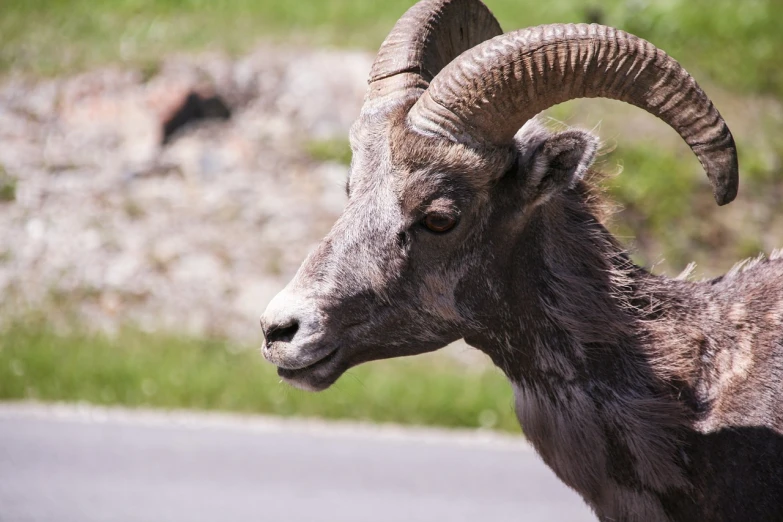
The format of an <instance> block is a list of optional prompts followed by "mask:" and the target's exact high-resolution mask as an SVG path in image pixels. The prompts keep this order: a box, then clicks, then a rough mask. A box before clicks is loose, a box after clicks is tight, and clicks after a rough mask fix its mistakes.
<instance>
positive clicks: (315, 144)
mask: <svg viewBox="0 0 783 522" xmlns="http://www.w3.org/2000/svg"><path fill="white" fill-rule="evenodd" d="M305 150H306V151H307V154H308V155H309V156H310V157H311V158H312V159H313V160H315V161H330V162H335V163H340V164H342V165H350V164H351V156H352V153H351V145H350V143H349V142H348V140H347V139H339V138H336V139H329V140H311V141H308V142H306V143H305Z"/></svg>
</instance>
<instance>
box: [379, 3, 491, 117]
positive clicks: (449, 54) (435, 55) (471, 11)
mask: <svg viewBox="0 0 783 522" xmlns="http://www.w3.org/2000/svg"><path fill="white" fill-rule="evenodd" d="M501 33H502V31H501V29H500V25H499V24H498V22H497V20H496V19H495V16H494V15H493V14H492V12H490V10H489V9H487V7H486V6H485V5H484V4H483V3H482V2H480V1H479V0H423V1H421V2H419V3H417V4H415V5H414V6H413V7H411V8H410V9H408V11H407V12H406V13H405V14H404V15H403V16H402V18H400V19H399V21H398V22H397V24H396V25H395V26H394V29H392V31H391V33H389V36H387V37H386V40H384V42H383V44H382V45H381V48H380V50H379V51H378V56H377V57H376V58H375V62H374V63H373V65H372V70H371V71H370V78H369V84H370V86H369V89H368V91H367V96H366V98H365V104H366V103H368V102H375V101H386V100H389V99H399V98H403V97H406V96H407V95H411V94H412V95H415V97H416V98H418V97H419V96H420V95H421V93H422V92H424V90H425V89H426V88H427V86H428V85H429V83H430V81H431V80H432V79H433V78H434V77H435V76H436V75H437V74H438V73H439V72H440V71H441V69H443V67H445V66H446V64H448V63H449V62H451V61H452V60H453V59H454V58H456V57H457V56H459V55H460V54H461V53H463V52H464V51H466V50H468V49H470V48H471V47H474V46H475V45H478V44H479V43H481V42H483V41H485V40H487V39H489V38H492V37H493V36H497V35H499V34H501Z"/></svg>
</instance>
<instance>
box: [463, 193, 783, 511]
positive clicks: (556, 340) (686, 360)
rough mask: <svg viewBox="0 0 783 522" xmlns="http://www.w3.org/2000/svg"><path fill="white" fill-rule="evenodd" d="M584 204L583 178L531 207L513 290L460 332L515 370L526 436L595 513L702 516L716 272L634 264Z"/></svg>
mask: <svg viewBox="0 0 783 522" xmlns="http://www.w3.org/2000/svg"><path fill="white" fill-rule="evenodd" d="M590 201H591V195H590V189H589V186H588V185H587V184H586V183H580V184H578V185H577V187H575V188H574V189H571V190H568V191H566V192H565V193H564V194H562V195H561V196H560V197H558V198H557V199H556V200H553V201H551V202H549V203H548V204H547V205H544V206H542V207H540V208H539V209H537V210H536V211H535V212H534V214H533V215H532V216H531V217H530V220H529V222H528V223H527V224H526V226H525V227H524V229H523V230H522V231H521V234H520V236H519V237H518V238H517V240H516V246H515V247H514V248H513V249H512V250H511V251H510V252H509V255H510V256H511V259H509V260H508V261H509V263H510V265H511V266H513V269H511V270H508V271H506V272H505V273H506V275H505V276H504V278H503V279H501V280H504V281H505V282H506V284H505V285H504V286H503V288H505V289H506V291H505V292H504V293H502V294H498V295H497V301H498V302H495V303H490V302H487V303H484V304H483V306H485V307H487V308H485V309H489V310H493V315H495V316H496V317H495V318H494V319H493V320H492V321H491V323H487V324H485V325H484V328H482V329H481V331H479V332H477V333H475V334H474V335H471V336H466V340H467V341H468V342H469V343H471V344H473V345H474V346H477V347H479V348H480V349H482V350H483V351H485V352H486V353H488V354H489V355H490V357H491V358H492V359H493V361H494V362H495V363H496V364H497V365H498V366H499V367H500V368H501V369H503V371H504V372H505V373H506V374H507V376H508V377H509V379H510V380H511V382H512V385H513V387H514V391H515V398H516V410H517V415H518V417H519V420H520V424H521V425H522V427H523V430H524V432H525V435H526V436H527V437H528V439H529V440H530V442H531V443H532V444H533V445H534V446H535V447H536V449H537V450H538V452H539V453H540V455H541V456H542V458H543V460H544V461H545V462H546V463H547V464H548V465H549V466H550V467H551V468H552V469H553V470H554V471H555V473H556V474H557V475H558V476H559V477H560V479H561V480H563V481H564V482H565V483H566V484H568V485H570V486H571V487H573V488H574V489H575V490H577V491H578V492H579V493H580V494H581V495H582V496H583V497H584V498H585V500H586V501H587V502H588V503H589V504H590V505H591V506H592V507H593V508H594V509H595V510H596V512H597V514H598V515H599V518H601V520H623V521H637V520H638V521H646V522H650V521H668V520H696V519H704V518H699V517H703V516H704V515H705V514H708V513H710V512H709V511H704V510H699V509H697V507H696V505H697V503H699V504H700V503H701V502H704V501H712V502H714V500H711V499H704V498H700V496H701V491H700V489H701V486H702V484H701V482H700V479H699V478H698V477H695V475H694V474H693V473H692V472H691V469H692V467H693V466H692V464H693V462H692V460H693V457H694V456H695V457H697V458H708V457H704V455H702V454H701V453H699V451H700V448H699V440H698V436H699V435H698V433H697V428H698V426H699V423H704V422H709V420H705V419H709V418H710V416H711V414H712V412H711V411H710V408H711V406H712V402H711V400H710V397H709V394H710V391H709V390H710V389H713V386H712V385H711V383H710V382H709V381H710V380H711V379H713V380H718V379H719V377H715V378H712V377H710V376H709V375H705V372H704V371H702V370H703V369H702V368H700V367H699V361H700V360H701V361H702V362H704V360H705V351H709V349H710V348H709V347H710V346H713V345H714V346H720V345H723V346H728V345H730V343H731V339H726V338H722V336H724V334H722V332H720V331H715V332H704V331H702V329H700V328H699V325H700V320H701V318H703V317H704V316H705V315H708V314H710V313H716V312H715V310H714V309H715V308H716V307H718V306H719V305H718V304H716V303H714V302H712V301H714V299H713V294H712V293H711V289H712V287H713V286H714V285H715V284H716V283H717V281H716V282H713V283H704V284H698V283H692V282H687V281H680V280H671V279H666V278H663V277H658V276H654V275H652V274H650V273H649V272H647V271H645V270H643V269H641V268H639V267H637V266H635V265H634V264H633V263H632V262H631V261H630V259H629V257H628V255H627V253H626V252H625V250H624V249H623V248H622V247H621V246H620V245H619V244H618V243H617V242H616V240H615V239H614V238H613V237H612V236H611V234H610V233H609V232H608V231H607V230H606V229H605V228H604V227H603V225H601V224H600V223H599V221H598V219H597V218H596V217H595V216H596V209H595V208H594V207H592V205H591V203H590ZM776 265H777V266H778V270H780V268H781V267H780V265H781V263H780V262H778V263H776ZM509 274H510V275H509ZM498 277H501V276H500V274H498ZM778 285H779V281H778ZM701 286H704V288H703V289H699V287H701ZM496 311H500V312H499V313H497V314H495V313H494V312H496ZM782 312H783V311H782ZM749 342H750V341H749ZM777 444H778V445H779V444H780V439H777ZM779 447H781V448H783V446H779ZM703 464H704V463H702V462H700V463H699V465H700V466H702V465H703ZM695 469H702V468H700V467H696V468H695ZM713 489H714V488H713ZM716 516H717V515H716ZM692 517H696V518H692ZM718 519H721V520H722V519H723V518H714V520H718ZM711 520H712V519H711ZM727 520H728V519H727Z"/></svg>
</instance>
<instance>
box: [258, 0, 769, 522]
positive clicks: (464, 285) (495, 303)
mask: <svg viewBox="0 0 783 522" xmlns="http://www.w3.org/2000/svg"><path fill="white" fill-rule="evenodd" d="M580 97H605V98H611V99H615V100H622V101H625V102H628V103H631V104H633V105H636V106H637V107H640V108H642V109H645V110H647V111H648V112H650V113H652V114H654V115H655V116H657V117H659V118H661V119H662V120H663V121H665V122H666V123H668V124H669V125H670V126H671V127H672V128H674V129H675V130H676V131H677V132H678V133H679V134H680V135H681V136H682V138H683V139H684V140H685V141H686V142H687V143H688V145H690V147H691V149H692V150H693V152H694V153H695V154H696V155H697V156H698V158H699V160H700V161H701V164H702V165H703V167H704V169H705V170H706V173H707V176H708V177H709V179H710V181H711V183H712V187H713V190H714V196H715V199H716V200H717V202H718V204H719V205H723V204H726V203H729V202H730V201H732V200H733V199H734V197H735V195H736V193H737V185H738V166H737V156H736V149H735V146H734V141H733V138H732V135H731V133H730V132H729V129H728V128H727V126H726V124H725V123H724V121H723V119H722V118H721V116H720V114H719V113H718V111H717V110H716V109H715V108H714V107H713V104H712V102H711V101H710V99H709V98H708V97H707V95H706V94H705V93H704V92H703V91H702V89H701V88H700V87H699V86H698V85H697V84H696V82H695V81H694V80H693V78H692V77H691V76H690V75H689V74H688V73H687V72H686V71H685V70H684V69H683V68H682V67H681V66H680V65H679V64H678V63H677V62H676V61H675V60H674V59H672V58H670V57H669V56H667V55H666V54H665V53H664V52H663V51H661V50H659V49H657V48H656V47H654V46H653V45H652V44H650V43H648V42H646V41H644V40H642V39H640V38H638V37H636V36H633V35H630V34H627V33H625V32H623V31H620V30H616V29H612V28H610V27H604V26H601V25H582V24H577V25H559V24H558V25H546V26H540V27H534V28H529V29H523V30H519V31H515V32H511V33H508V34H501V30H500V27H499V25H498V23H497V21H496V20H495V18H494V17H493V15H492V13H491V12H490V11H489V10H488V9H487V8H486V7H485V6H484V5H483V4H482V3H481V2H480V1H479V0H424V1H422V2H419V3H418V4H416V5H415V6H413V7H412V8H411V9H410V10H409V11H408V12H407V13H406V14H405V15H404V16H403V17H402V18H401V19H400V20H399V22H398V23H397V25H396V26H395V27H394V29H393V30H392V32H391V33H390V34H389V36H388V37H387V38H386V40H385V41H384V43H383V45H382V47H381V49H380V51H379V53H378V57H377V59H376V60H375V63H374V64H373V67H372V71H371V73H370V79H369V89H368V93H367V96H366V99H365V103H364V106H363V108H362V110H361V114H360V116H359V118H358V120H357V121H356V123H355V124H354V126H353V128H352V129H351V136H350V138H351V146H352V149H353V163H352V166H351V169H350V176H349V184H348V191H349V201H348V203H347V206H346V208H345V211H344V213H343V215H342V216H341V217H340V218H339V220H338V221H337V222H336V224H335V225H334V228H333V229H332V230H331V232H330V233H329V235H328V236H327V237H326V238H325V239H324V240H323V242H322V243H321V244H320V246H319V247H318V248H317V249H316V250H315V251H314V252H313V253H312V254H311V255H310V256H309V257H308V258H307V260H306V261H305V262H304V264H303V265H302V267H301V268H300V269H299V272H298V273H297V274H296V276H295V278H294V279H293V281H291V283H290V284H289V285H288V286H287V287H286V288H285V289H284V290H283V291H282V292H281V293H280V294H279V295H278V296H277V297H275V299H274V300H273V301H272V302H271V303H270V305H269V307H268V308H267V310H266V312H265V313H264V315H263V317H262V328H263V330H264V334H265V337H266V343H265V346H264V348H263V353H264V356H265V357H266V358H267V359H268V360H269V361H271V362H272V363H274V364H275V365H277V366H278V367H279V370H278V372H279V375H280V376H281V377H282V378H283V379H284V380H286V381H287V382H289V383H291V384H293V385H294V386H298V387H300V388H304V389H309V390H321V389H324V388H327V387H328V386H330V385H331V384H332V383H333V382H334V381H335V380H336V379H337V378H338V377H339V376H340V375H341V374H342V373H343V372H344V371H345V370H347V369H348V368H350V367H352V366H354V365H357V364H360V363H362V362H365V361H370V360H374V359H382V358H388V357H398V356H403V355H412V354H418V353H423V352H427V351H431V350H436V349H438V348H440V347H442V346H444V345H446V344H447V343H450V342H452V341H454V340H456V339H459V338H464V339H465V341H466V342H468V343H469V344H470V345H472V346H475V347H477V348H478V349H480V350H482V351H484V352H486V353H487V354H488V355H489V356H490V357H491V358H492V360H493V361H494V363H495V364H496V365H497V366H498V367H500V368H501V369H502V370H503V372H505V374H506V375H507V376H508V378H509V380H510V381H511V384H512V387H513V389H514V393H515V399H516V412H517V416H518V418H519V421H520V423H521V425H522V427H523V428H524V432H525V435H526V436H527V437H528V439H529V440H530V442H531V443H532V444H533V446H534V447H535V448H536V450H537V451H538V453H539V454H540V455H541V457H542V458H543V460H544V461H545V462H546V463H547V464H548V465H549V466H550V467H551V468H552V469H553V470H554V472H555V473H556V474H557V476H558V477H560V479H561V480H562V481H563V482H565V483H566V484H568V485H569V486H570V487H572V488H573V489H575V490H576V491H577V492H579V493H580V494H581V495H582V497H583V498H584V499H585V501H586V502H587V503H588V504H589V505H590V506H591V507H592V508H593V510H594V511H595V513H596V514H597V516H598V517H599V519H600V520H605V521H609V520H615V521H617V520H622V521H642V522H652V521H674V520H677V521H689V522H692V521H702V520H704V521H707V520H709V521H728V520H737V521H739V520H742V521H750V520H753V521H757V520H765V521H771V520H778V521H780V520H783V402H781V400H780V398H781V396H782V394H783V260H781V259H780V258H782V257H783V255H781V254H780V252H778V253H774V254H773V255H772V256H770V259H769V260H760V261H758V262H751V263H749V264H748V265H747V266H746V267H745V268H743V269H736V270H732V271H731V272H730V273H729V274H727V275H726V276H724V277H720V278H718V279H714V280H711V281H705V282H691V281H686V280H680V279H667V278H665V277H661V276H657V275H653V274H651V273H650V272H648V271H646V270H644V269H643V268H640V267H637V266H635V265H634V264H633V263H632V262H631V259H630V257H629V255H628V254H627V252H626V250H625V249H624V248H623V247H622V246H621V245H620V244H619V243H618V242H617V240H616V239H615V238H614V237H612V235H611V234H610V233H609V232H608V231H607V230H606V228H604V226H603V225H602V223H601V206H600V201H599V199H598V197H597V196H596V191H595V189H594V187H593V184H592V183H591V179H590V171H589V167H590V165H591V163H592V161H593V159H594V157H595V154H596V148H597V138H596V137H595V136H593V135H592V134H590V133H587V132H584V131H579V130H565V131H563V132H559V133H552V132H550V131H548V130H546V129H544V128H543V126H541V125H540V124H538V123H537V122H536V119H535V117H536V115H537V114H538V113H539V112H541V111H542V110H544V109H546V108H547V107H550V106H552V105H554V104H556V103H560V102H563V101H566V100H569V99H573V98H580Z"/></svg>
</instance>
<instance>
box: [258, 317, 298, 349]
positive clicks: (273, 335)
mask: <svg viewBox="0 0 783 522" xmlns="http://www.w3.org/2000/svg"><path fill="white" fill-rule="evenodd" d="M298 330H299V321H297V320H296V319H293V320H292V321H291V322H289V323H286V324H284V325H272V326H270V327H269V328H268V329H267V330H266V331H265V332H264V337H265V338H266V344H272V343H275V342H278V341H281V342H284V343H288V342H291V340H292V339H293V338H294V336H295V335H296V332H297V331H298Z"/></svg>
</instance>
